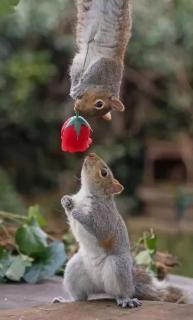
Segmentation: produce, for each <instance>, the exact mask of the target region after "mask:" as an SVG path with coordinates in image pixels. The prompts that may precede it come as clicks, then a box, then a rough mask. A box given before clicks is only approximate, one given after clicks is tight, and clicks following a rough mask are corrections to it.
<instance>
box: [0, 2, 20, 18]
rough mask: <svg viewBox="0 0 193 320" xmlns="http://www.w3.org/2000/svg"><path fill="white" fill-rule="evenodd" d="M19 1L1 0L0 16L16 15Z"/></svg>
mask: <svg viewBox="0 0 193 320" xmlns="http://www.w3.org/2000/svg"><path fill="white" fill-rule="evenodd" d="M18 3H19V0H1V1H0V16H5V15H8V14H11V13H14V11H15V10H14V7H15V6H17V5H18Z"/></svg>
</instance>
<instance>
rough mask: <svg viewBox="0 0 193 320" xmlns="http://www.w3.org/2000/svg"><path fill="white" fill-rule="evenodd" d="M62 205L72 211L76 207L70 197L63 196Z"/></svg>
mask: <svg viewBox="0 0 193 320" xmlns="http://www.w3.org/2000/svg"><path fill="white" fill-rule="evenodd" d="M61 204H62V206H63V208H64V209H66V210H72V209H73V207H74V203H73V200H72V198H71V197H70V196H63V197H62V199H61Z"/></svg>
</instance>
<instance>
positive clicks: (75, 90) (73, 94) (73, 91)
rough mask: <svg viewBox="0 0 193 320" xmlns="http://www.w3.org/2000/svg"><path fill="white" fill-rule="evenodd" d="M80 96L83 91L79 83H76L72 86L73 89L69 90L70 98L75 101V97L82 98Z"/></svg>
mask: <svg viewBox="0 0 193 320" xmlns="http://www.w3.org/2000/svg"><path fill="white" fill-rule="evenodd" d="M82 95H83V90H82V87H81V85H80V83H78V84H77V85H76V86H74V87H73V88H71V89H70V96H71V97H72V98H73V99H74V100H76V99H77V97H79V96H82Z"/></svg>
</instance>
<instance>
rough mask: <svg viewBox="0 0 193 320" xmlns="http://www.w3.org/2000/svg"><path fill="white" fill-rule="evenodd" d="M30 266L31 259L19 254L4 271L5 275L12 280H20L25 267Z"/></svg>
mask: <svg viewBox="0 0 193 320" xmlns="http://www.w3.org/2000/svg"><path fill="white" fill-rule="evenodd" d="M30 266H31V261H30V260H29V259H27V257H25V256H22V255H19V256H17V257H15V258H14V260H13V262H12V264H11V265H10V267H9V268H8V270H7V271H6V273H5V276H6V277H7V278H8V279H9V280H12V281H20V280H21V278H22V277H23V275H24V273H25V269H26V267H30Z"/></svg>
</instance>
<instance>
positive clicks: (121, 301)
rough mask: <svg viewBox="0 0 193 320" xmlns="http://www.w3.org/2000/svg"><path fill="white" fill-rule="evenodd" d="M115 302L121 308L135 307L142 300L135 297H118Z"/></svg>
mask: <svg viewBox="0 0 193 320" xmlns="http://www.w3.org/2000/svg"><path fill="white" fill-rule="evenodd" d="M117 304H118V306H120V307H122V308H137V307H139V306H141V305H142V302H141V301H139V300H138V299H137V298H132V299H131V298H118V299H117Z"/></svg>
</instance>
